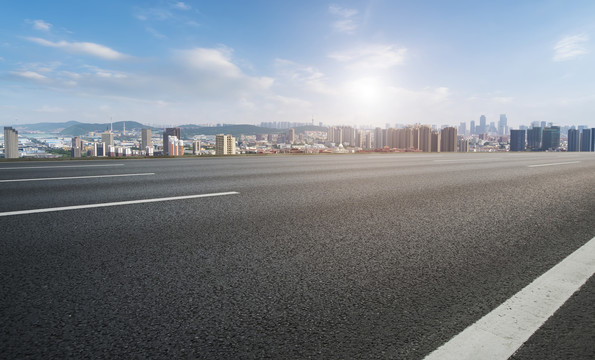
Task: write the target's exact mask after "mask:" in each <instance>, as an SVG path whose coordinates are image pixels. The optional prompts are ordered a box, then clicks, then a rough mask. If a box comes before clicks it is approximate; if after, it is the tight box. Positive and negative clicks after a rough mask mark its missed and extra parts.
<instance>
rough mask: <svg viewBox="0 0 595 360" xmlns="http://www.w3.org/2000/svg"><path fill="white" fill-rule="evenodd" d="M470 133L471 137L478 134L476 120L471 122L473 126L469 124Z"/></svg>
mask: <svg viewBox="0 0 595 360" xmlns="http://www.w3.org/2000/svg"><path fill="white" fill-rule="evenodd" d="M469 132H470V133H471V135H475V134H477V128H476V127H475V120H471V124H469Z"/></svg>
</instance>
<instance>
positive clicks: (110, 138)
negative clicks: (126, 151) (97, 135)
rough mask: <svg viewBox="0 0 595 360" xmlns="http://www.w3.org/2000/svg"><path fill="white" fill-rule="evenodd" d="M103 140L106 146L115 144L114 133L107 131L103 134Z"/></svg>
mask: <svg viewBox="0 0 595 360" xmlns="http://www.w3.org/2000/svg"><path fill="white" fill-rule="evenodd" d="M101 142H102V143H105V146H107V147H109V146H114V133H112V132H111V131H106V132H104V133H103V134H101Z"/></svg>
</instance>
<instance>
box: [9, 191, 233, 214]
mask: <svg viewBox="0 0 595 360" xmlns="http://www.w3.org/2000/svg"><path fill="white" fill-rule="evenodd" d="M237 194H239V192H236V191H229V192H221V193H211V194H198V195H184V196H173V197H165V198H155V199H142V200H130V201H118V202H110V203H101V204H88V205H74V206H62V207H55V208H46V209H31V210H18V211H7V212H2V213H0V217H1V216H13V215H25V214H37V213H45V212H53V211H65V210H78V209H90V208H98V207H107V206H120V205H132V204H144V203H152V202H159V201H172V200H184V199H197V198H204V197H213V196H225V195H237Z"/></svg>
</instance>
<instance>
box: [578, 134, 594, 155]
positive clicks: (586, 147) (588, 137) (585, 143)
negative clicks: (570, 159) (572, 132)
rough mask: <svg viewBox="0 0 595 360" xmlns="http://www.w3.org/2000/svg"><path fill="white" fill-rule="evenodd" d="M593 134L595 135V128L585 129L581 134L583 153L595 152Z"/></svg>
mask: <svg viewBox="0 0 595 360" xmlns="http://www.w3.org/2000/svg"><path fill="white" fill-rule="evenodd" d="M593 133H595V128H594V129H583V131H582V132H581V151H594V150H593V147H594V145H595V144H593V143H594V140H595V139H594V138H595V136H594V135H593Z"/></svg>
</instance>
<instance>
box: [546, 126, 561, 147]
mask: <svg viewBox="0 0 595 360" xmlns="http://www.w3.org/2000/svg"><path fill="white" fill-rule="evenodd" d="M559 147H560V127H559V126H550V127H546V128H545V129H543V143H542V150H556V149H558V148H559Z"/></svg>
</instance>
